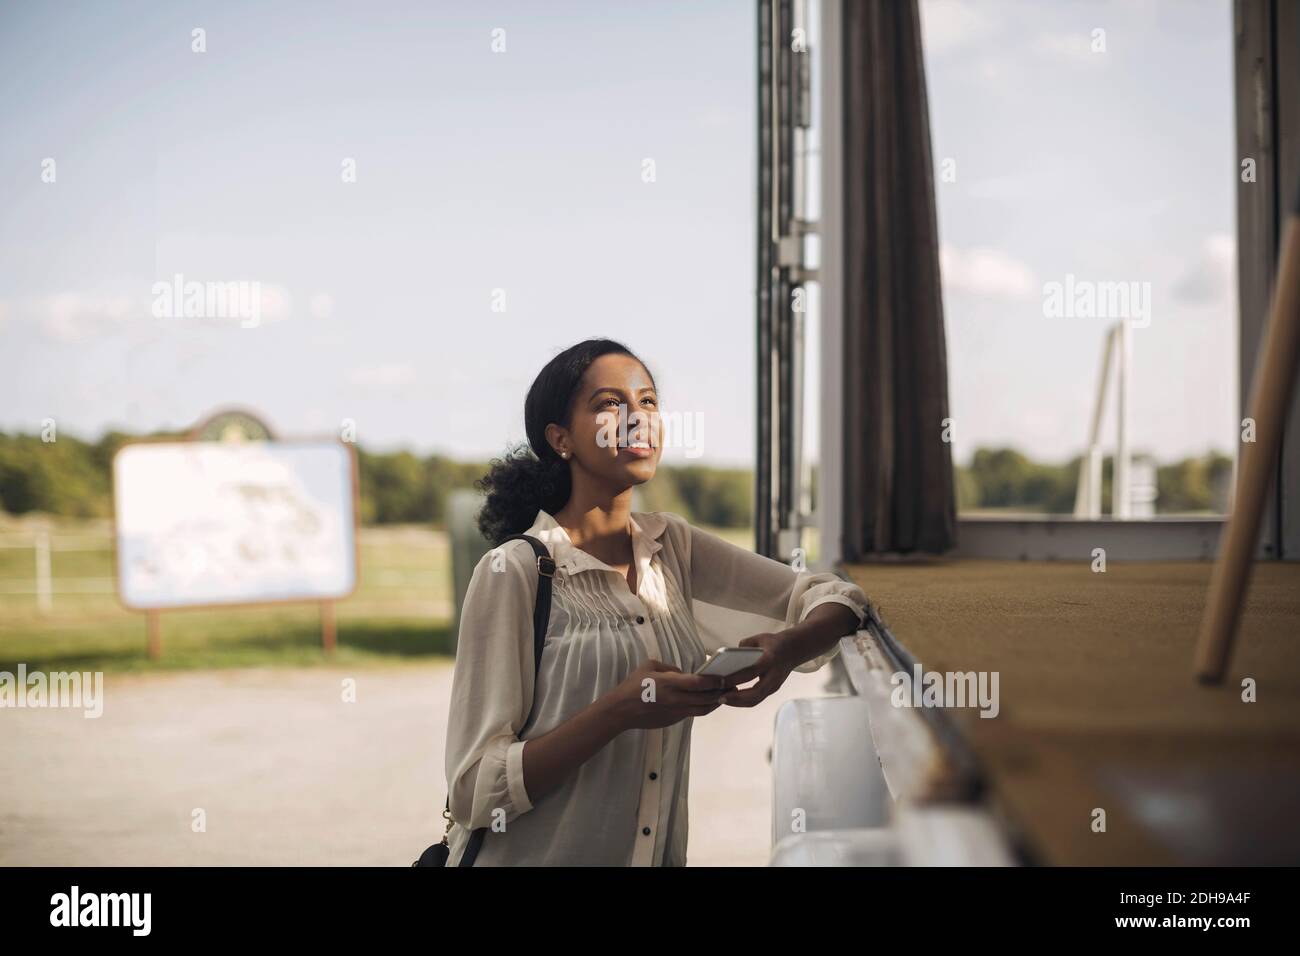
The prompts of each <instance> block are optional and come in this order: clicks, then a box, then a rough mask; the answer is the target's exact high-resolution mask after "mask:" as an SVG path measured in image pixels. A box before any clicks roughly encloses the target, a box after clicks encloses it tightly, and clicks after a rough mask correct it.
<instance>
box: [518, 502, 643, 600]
mask: <svg viewBox="0 0 1300 956" xmlns="http://www.w3.org/2000/svg"><path fill="white" fill-rule="evenodd" d="M628 525H629V528H630V531H631V533H632V556H633V558H634V559H635V560H636V566H637V581H638V582H640V581H644V580H645V578H646V575H647V573H648V571H649V567H650V558H651V556H652V555H654V554H655V553H656V552H658V551H659V550H661V549H662V548H663V542H662V541H660V540H659V539H660V538H661V537H662V536H663V533H664V528H666V527H667V526H668V521H667V519H666V518H664V516H663V515H662V514H660V513H658V512H653V511H652V512H642V511H633V512H632V513H631V515H630V516H629V518H628ZM524 533H525V534H529V535H532V536H533V537H535V538H537V539H538V540H539V541H541V542H542V543H543V544H545V545H546V547H547V548H549V549H550V552H551V557H552V558H554V559H555V566H556V567H557V568H563V569H564V570H565V571H567V572H568V573H569V574H577V573H578V572H579V571H590V570H599V571H613V570H614V569H613V568H611V567H610V566H609V565H608V564H606V563H605V562H604V561H601V560H600V559H599V558H597V557H595V556H594V555H591V554H588V553H587V552H586V551H583V550H582V549H581V548H578V547H575V546H574V544H573V541H572V539H570V538H569V533H568V532H567V531H565V530H564V528H562V527H561V526H560V524H559V522H558V521H556V520H555V518H554V516H552V515H551V514H550V513H549V512H547V511H545V510H543V509H539V510H538V512H537V518H536V519H535V520H534V521H533V526H532V527H531V528H529V529H528V530H527V531H526V532H524ZM616 573H617V572H616Z"/></svg>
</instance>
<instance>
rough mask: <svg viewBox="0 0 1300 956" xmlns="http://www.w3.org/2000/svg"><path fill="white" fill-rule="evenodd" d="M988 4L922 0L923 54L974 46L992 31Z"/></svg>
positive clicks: (942, 53)
mask: <svg viewBox="0 0 1300 956" xmlns="http://www.w3.org/2000/svg"><path fill="white" fill-rule="evenodd" d="M996 26H997V25H996V24H995V23H994V21H993V19H992V18H991V17H990V16H989V13H988V8H987V7H982V6H978V5H976V4H975V3H973V2H971V0H924V2H923V3H922V4H921V37H922V42H923V43H924V46H925V51H926V53H927V54H929V55H930V56H933V57H941V56H944V55H945V54H948V53H952V52H954V51H956V50H960V49H961V48H962V47H968V46H974V45H976V44H978V43H979V42H980V41H982V40H983V39H985V38H986V37H988V36H989V35H990V34H992V33H994V32H995V31H996Z"/></svg>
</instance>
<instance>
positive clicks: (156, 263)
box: [0, 0, 1236, 464]
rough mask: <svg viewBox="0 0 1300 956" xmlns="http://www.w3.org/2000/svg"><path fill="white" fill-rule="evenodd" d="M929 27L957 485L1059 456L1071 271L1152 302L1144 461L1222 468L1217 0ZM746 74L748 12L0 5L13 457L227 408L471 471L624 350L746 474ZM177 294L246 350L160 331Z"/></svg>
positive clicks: (1079, 425)
mask: <svg viewBox="0 0 1300 956" xmlns="http://www.w3.org/2000/svg"><path fill="white" fill-rule="evenodd" d="M922 7H923V14H924V27H925V42H926V61H927V69H928V71H929V83H930V103H931V123H932V129H933V137H934V154H935V162H936V166H938V164H939V163H941V162H942V161H943V160H944V159H945V158H948V159H953V160H955V168H956V179H955V181H954V182H942V181H937V182H936V188H937V189H938V202H939V215H940V228H941V236H942V239H943V263H944V296H945V308H946V312H947V327H948V345H949V365H950V393H951V401H952V409H953V416H954V418H955V419H956V427H955V444H954V449H955V453H956V455H957V457H958V460H964V459H965V458H966V457H968V456H969V454H970V452H971V451H972V450H973V449H974V447H975V446H976V445H977V444H984V445H989V444H994V445H1001V444H1012V445H1016V446H1018V447H1021V448H1022V449H1024V450H1026V451H1027V452H1029V453H1030V454H1032V455H1033V456H1034V457H1037V458H1041V459H1045V460H1052V459H1059V458H1064V457H1066V456H1068V455H1070V454H1073V453H1076V452H1077V451H1078V448H1079V446H1080V445H1081V444H1082V442H1083V439H1084V433H1085V430H1086V427H1087V418H1088V414H1089V409H1090V407H1091V402H1092V400H1093V396H1094V392H1095V389H1096V379H1097V374H1098V364H1099V360H1100V355H1101V343H1102V335H1103V332H1104V328H1105V326H1106V322H1105V321H1103V320H1100V319H1097V320H1085V319H1049V318H1047V317H1045V316H1044V314H1043V296H1042V286H1043V283H1045V282H1049V281H1053V280H1063V279H1064V277H1065V275H1066V273H1072V274H1074V275H1075V276H1077V277H1079V278H1081V279H1088V280H1095V281H1105V280H1135V281H1146V282H1150V283H1151V290H1152V296H1151V301H1152V309H1151V322H1150V326H1149V327H1147V328H1143V329H1139V330H1135V331H1134V344H1133V353H1134V387H1135V399H1136V401H1135V405H1136V411H1135V416H1134V421H1135V425H1134V431H1135V437H1136V440H1137V442H1138V444H1139V445H1140V446H1142V447H1145V448H1148V449H1150V450H1152V451H1153V452H1155V453H1157V454H1158V455H1160V456H1162V457H1165V458H1168V457H1178V456H1181V455H1183V454H1196V453H1200V452H1202V451H1204V450H1205V449H1206V448H1208V447H1210V446H1217V447H1222V448H1225V449H1226V448H1231V447H1232V444H1233V442H1232V438H1233V427H1232V426H1233V419H1234V417H1235V407H1236V403H1235V394H1236V372H1235V368H1236V359H1235V354H1236V351H1235V348H1236V347H1235V305H1234V297H1233V288H1234V282H1235V280H1234V279H1233V278H1232V275H1231V266H1232V261H1233V257H1234V255H1235V253H1234V252H1233V239H1232V237H1233V234H1234V229H1235V227H1234V219H1233V189H1234V175H1235V170H1236V159H1235V157H1234V156H1233V154H1232V136H1231V130H1232V107H1231V83H1230V63H1231V60H1230V43H1229V40H1230V9H1229V6H1228V4H1227V2H1226V0H1183V2H1173V0H1166V2H1160V3H1100V2H1061V3H1053V4H1043V3H1013V2H1007V0H982V2H978V3H977V2H955V0H923V3H922ZM1097 27H1102V28H1104V29H1105V31H1106V51H1105V52H1104V53H1100V54H1097V53H1092V52H1091V50H1090V48H1089V43H1090V42H1091V31H1092V30H1093V29H1095V28H1097ZM196 28H201V29H202V30H203V31H204V33H203V34H202V41H203V47H204V49H203V52H196V51H195V49H194V46H195V44H196V40H195V37H194V33H193V31H194V30H195V29H196ZM753 44H754V7H753V4H752V3H750V2H745V0H728V2H721V0H717V2H695V3H691V2H679V3H672V2H668V3H656V4H630V3H600V2H590V3H558V4H554V3H553V4H546V5H540V4H535V3H491V2H485V3H473V4H469V3H459V4H451V3H436V2H418V3H417V2H411V3H405V2H385V3H383V4H378V5H363V4H357V3H330V2H313V3H310V4H308V3H277V4H254V3H244V2H222V3H185V2H180V3H167V4H161V3H134V2H116V0H109V2H99V3H89V2H81V3H66V4H57V5H53V4H49V5H42V4H27V3H12V2H0V203H3V208H4V210H5V213H4V215H3V216H2V217H0V429H5V430H9V431H26V432H29V433H33V432H38V431H40V429H41V427H42V422H43V421H44V420H46V419H54V421H55V422H56V423H57V424H58V427H59V428H60V429H62V430H64V431H66V432H70V433H73V434H77V435H80V436H82V437H95V436H97V435H98V434H99V433H101V432H102V431H103V430H105V429H107V428H110V427H119V428H125V429H129V430H133V431H146V430H152V429H158V428H183V427H187V426H189V425H191V424H193V423H194V422H195V421H196V420H197V419H199V418H201V417H202V416H203V415H204V414H206V413H208V412H210V411H212V410H214V409H216V408H219V407H222V406H227V405H239V406H244V407H250V408H253V409H256V410H258V411H260V412H261V413H262V414H263V415H264V417H265V418H266V419H267V420H268V421H269V423H270V424H271V425H272V426H273V427H274V428H276V429H277V431H278V432H280V433H281V434H284V435H292V436H304V435H325V434H337V433H338V431H339V429H340V427H341V423H343V422H345V421H350V422H353V423H355V430H356V436H357V438H358V440H359V441H360V442H361V444H362V445H363V446H365V447H368V448H372V449H391V448H398V447H408V448H412V449H414V450H417V451H420V452H429V451H441V452H444V453H447V454H451V455H453V456H455V457H458V458H464V459H481V458H485V457H487V456H489V455H493V454H498V453H500V452H501V451H502V450H504V448H505V447H506V446H507V445H508V444H509V443H510V442H513V441H518V440H520V439H522V437H523V421H522V418H523V415H522V406H523V397H524V394H525V392H526V389H527V387H528V385H529V383H530V382H531V381H532V378H533V376H534V375H535V374H536V373H537V371H538V370H539V369H540V368H541V366H542V365H543V364H544V363H545V362H546V360H547V359H549V358H550V357H551V356H552V355H553V354H555V353H556V352H558V351H559V350H560V349H562V348H564V347H566V346H567V345H569V344H572V343H573V342H576V341H578V340H580V339H582V338H585V337H588V336H597V335H604V336H609V337H612V338H616V339H619V340H621V341H623V342H625V343H626V344H627V345H629V346H630V347H631V348H632V349H634V350H635V351H637V352H638V353H640V354H641V355H642V357H643V358H644V359H645V360H646V361H647V363H648V365H649V366H650V369H651V372H652V374H654V375H655V377H656V379H657V381H658V384H659V386H660V389H661V398H662V401H663V411H664V412H665V413H672V412H674V411H676V412H679V413H682V414H689V415H691V416H693V417H694V420H695V427H696V429H697V431H696V434H695V437H696V438H697V439H698V441H699V445H698V451H699V452H700V453H701V454H702V459H701V460H703V461H707V462H710V463H716V464H748V463H750V462H752V460H753V445H754V433H753V429H754V414H753V404H754V398H753V364H754V338H753V323H754V304H753V303H754V297H753V296H754V285H755V275H754V248H753V246H754V201H755V197H754V181H755V180H754V163H755V153H754V149H755V142H754V141H755V131H754V122H755V118H754V111H755V78H754V49H753ZM1081 44H1082V45H1081ZM494 48H495V49H494ZM50 161H52V163H51V162H50ZM651 163H652V164H653V170H652V171H653V175H652V176H650V175H649V171H650V165H649V164H651ZM51 175H52V178H53V181H48V180H49V179H50V178H51ZM178 274H179V275H180V276H182V277H183V281H186V282H193V281H197V282H202V283H225V282H231V281H244V282H248V283H257V290H258V299H257V301H258V303H259V314H258V320H257V322H256V324H253V323H251V322H249V321H247V320H243V321H241V319H240V317H233V318H232V317H231V316H225V317H204V316H201V315H200V316H194V315H190V316H186V315H185V314H184V312H183V310H175V311H170V312H169V311H167V310H166V309H164V310H163V312H162V314H159V309H158V295H157V290H156V288H155V283H158V282H160V281H163V282H171V281H173V277H174V276H176V275H178ZM810 389H811V393H812V394H816V391H815V383H812V382H810ZM684 452H685V449H680V448H679V449H671V448H670V449H669V451H668V455H669V459H668V460H669V461H674V460H678V461H680V460H681V459H680V458H678V459H674V457H673V456H674V455H677V456H681V455H684Z"/></svg>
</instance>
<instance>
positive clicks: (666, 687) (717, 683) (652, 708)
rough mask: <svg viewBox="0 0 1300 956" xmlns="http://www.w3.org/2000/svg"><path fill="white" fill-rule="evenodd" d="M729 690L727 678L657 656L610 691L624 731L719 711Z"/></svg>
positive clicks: (615, 716)
mask: <svg viewBox="0 0 1300 956" xmlns="http://www.w3.org/2000/svg"><path fill="white" fill-rule="evenodd" d="M725 689H726V682H725V679H724V678H722V677H712V676H705V675H700V674H687V673H685V672H683V671H682V670H681V669H680V668H678V667H674V666H673V665H672V664H665V663H664V662H663V661H657V660H654V659H653V658H650V659H648V660H644V661H642V662H641V663H640V665H638V666H637V668H636V670H634V671H632V673H630V674H628V675H627V677H626V678H625V679H624V680H623V681H622V683H620V684H619V685H618V686H617V687H615V688H614V689H613V690H612V691H610V692H609V696H610V698H611V700H610V705H611V707H612V708H613V712H614V719H615V720H616V721H617V722H618V723H619V726H620V727H621V728H622V729H623V730H633V729H651V728H654V727H670V726H672V725H673V724H675V723H677V722H679V721H682V720H685V719H686V718H687V717H703V716H705V715H706V714H711V713H713V711H715V710H717V709H718V707H719V706H720V705H721V703H722V699H721V695H722V693H723V691H724V690H725Z"/></svg>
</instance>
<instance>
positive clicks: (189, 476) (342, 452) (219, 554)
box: [113, 441, 357, 610]
mask: <svg viewBox="0 0 1300 956" xmlns="http://www.w3.org/2000/svg"><path fill="white" fill-rule="evenodd" d="M113 500H114V508H115V513H116V519H115V524H116V537H117V588H118V595H119V596H120V597H121V600H122V603H123V604H125V605H126V606H127V607H129V608H132V609H135V610H161V609H166V608H175V607H195V606H211V605H226V604H262V603H269V602H280V601H332V600H337V599H339V598H343V597H346V596H347V595H349V594H351V593H352V591H353V590H354V589H355V587H356V580H357V544H356V541H357V534H356V527H357V508H356V460H355V456H354V453H353V451H352V449H351V447H349V446H347V445H344V444H341V443H339V442H332V441H319V442H267V441H255V442H245V441H230V442H224V441H222V442H213V441H194V442H142V443H139V444H132V445H127V446H125V447H123V448H122V450H121V451H119V452H118V453H117V456H116V457H115V458H114V459H113Z"/></svg>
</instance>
